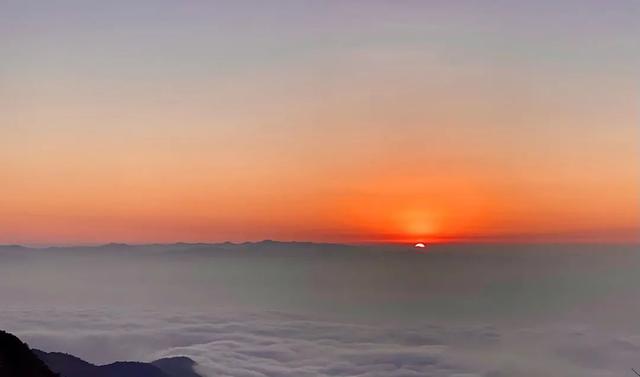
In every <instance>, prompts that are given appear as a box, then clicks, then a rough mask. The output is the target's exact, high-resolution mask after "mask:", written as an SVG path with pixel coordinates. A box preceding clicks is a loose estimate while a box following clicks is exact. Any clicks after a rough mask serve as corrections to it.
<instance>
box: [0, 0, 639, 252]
mask: <svg viewBox="0 0 640 377" xmlns="http://www.w3.org/2000/svg"><path fill="white" fill-rule="evenodd" d="M163 6H164V7H170V6H169V5H166V4H165V5H163ZM172 6H175V5H172ZM202 6H205V5H202ZM415 6H416V7H418V8H420V9H411V7H402V6H397V7H394V6H391V5H389V9H386V8H385V9H384V10H382V9H379V7H378V8H376V7H374V8H373V10H371V11H370V12H373V14H368V13H367V11H368V10H366V9H359V11H362V12H364V13H358V14H359V16H358V17H356V16H355V14H354V15H353V18H351V17H350V16H349V14H350V13H347V15H344V14H342V16H341V17H337V16H335V15H333V13H331V12H329V13H328V14H327V15H325V16H324V17H321V16H317V17H318V18H317V19H316V18H312V19H309V20H307V21H308V23H305V24H304V25H300V24H293V25H289V24H286V23H283V24H282V25H281V24H280V22H279V21H282V20H279V19H277V17H284V18H287V17H293V18H295V17H298V16H299V14H293V15H288V14H284V15H281V16H274V15H271V14H260V13H256V14H253V15H252V16H253V17H254V18H252V20H253V22H255V24H254V26H253V27H250V28H245V29H240V28H239V27H238V26H237V25H236V23H234V22H228V24H224V25H222V26H219V27H220V28H222V29H223V30H216V32H218V33H220V32H221V33H222V35H229V36H230V37H229V39H224V38H223V39H218V38H217V37H216V35H219V34H216V33H214V30H207V28H209V27H212V26H211V25H213V24H215V23H213V24H212V22H213V21H215V20H214V19H215V18H216V17H219V15H217V16H216V15H214V14H213V13H211V14H208V13H204V14H205V15H204V16H199V17H200V18H198V19H194V20H191V19H188V20H189V22H186V21H185V19H180V17H181V16H180V14H181V13H180V14H178V15H174V13H172V12H171V11H172V10H171V9H165V10H164V11H166V12H167V14H166V15H165V16H166V17H167V19H165V22H164V23H162V24H156V23H155V21H153V20H138V19H135V17H134V18H133V19H130V18H126V17H123V16H122V14H121V13H120V12H114V13H109V12H107V13H106V14H102V15H95V16H94V17H98V18H99V19H98V21H102V22H107V21H109V22H110V24H113V25H117V26H118V28H117V29H118V30H119V32H117V33H116V32H113V31H112V30H111V29H109V30H111V31H109V30H106V29H101V28H98V27H96V26H94V25H93V23H92V22H84V23H82V22H80V23H65V22H59V21H60V20H59V19H56V20H55V21H56V22H53V21H52V20H51V19H49V18H50V17H53V16H50V15H49V14H47V13H43V14H31V13H30V12H34V11H33V10H27V9H11V10H12V11H14V12H16V13H18V14H20V16H21V17H22V18H20V17H18V18H17V21H16V20H15V19H11V20H9V21H11V22H9V24H8V26H7V25H5V26H4V27H5V28H7V30H5V31H7V32H6V33H2V34H3V36H2V39H0V42H2V43H3V45H5V46H7V48H8V49H9V51H11V52H12V54H10V55H11V59H8V61H5V62H3V63H0V64H2V66H0V67H1V68H2V69H3V70H2V76H1V77H0V80H2V82H1V84H2V85H1V87H2V89H1V90H0V124H1V126H0V162H1V165H0V176H1V177H2V184H1V185H0V243H26V244H58V243H102V242H110V241H118V242H174V241H193V242H195V241H226V240H232V241H244V240H259V239H265V238H271V239H283V240H292V239H295V240H314V241H340V242H414V241H418V240H427V241H462V242H476V241H500V242H516V241H517V242H592V241H595V242H628V241H633V242H637V241H638V240H639V236H638V235H639V234H640V195H639V194H640V169H639V167H640V166H639V165H640V164H639V162H640V156H639V151H640V148H639V147H640V132H639V129H638V101H637V100H638V96H637V93H638V92H637V85H636V82H637V80H636V79H635V78H636V77H637V73H638V72H637V68H633V67H635V66H636V65H634V64H633V62H634V61H637V59H636V56H635V55H633V56H632V55H629V53H628V49H627V48H626V47H628V45H626V44H625V43H626V41H630V40H632V39H631V37H630V35H631V34H633V33H630V32H631V31H634V29H635V28H636V26H633V25H634V24H633V23H628V25H627V24H625V22H627V21H628V20H626V19H622V20H617V19H615V18H614V19H609V18H611V17H613V16H610V15H609V16H607V15H601V14H598V13H597V12H596V11H594V12H593V14H591V15H589V17H586V16H584V17H586V18H585V19H582V18H579V17H578V16H575V17H578V18H576V19H569V20H566V19H554V18H553V17H552V18H549V19H545V20H546V21H545V22H549V23H551V27H549V28H548V29H540V28H538V27H537V26H539V25H537V24H535V23H534V24H531V25H519V24H518V23H517V20H518V19H519V18H518V17H520V16H521V14H519V13H518V12H519V11H518V10H516V9H513V10H510V12H511V13H508V14H507V16H509V17H511V18H507V20H510V21H513V24H509V22H505V24H504V25H502V24H501V25H498V26H495V24H494V23H492V21H494V18H493V17H495V16H496V15H494V14H492V13H491V12H490V11H487V13H486V14H484V13H480V14H478V16H477V17H475V18H472V19H469V18H466V16H464V15H466V14H467V13H465V12H462V11H460V13H456V12H458V11H459V10H455V9H454V10H449V11H450V12H449V11H447V17H448V18H447V17H444V18H442V17H439V15H440V13H439V12H443V10H442V9H440V8H438V9H433V10H431V9H423V8H422V7H421V6H418V5H415ZM18 7H19V6H18ZM160 11H163V10H160ZM236 11H237V10H236ZM230 12H231V11H230ZM243 12H245V10H243ZM246 12H250V11H248V10H246ZM246 12H245V13H246ZM292 12H293V11H292ZM303 12H304V11H303ZM378 12H379V13H380V14H378ZM541 12H542V11H541ZM0 13H2V12H0ZM245 13H243V14H242V15H240V16H239V15H238V14H236V13H233V12H232V13H231V15H230V16H229V17H231V18H234V17H236V18H240V19H241V18H242V17H247V16H246V14H245ZM294 13H295V12H294ZM554 14H555V13H554ZM55 16H56V17H59V18H60V19H61V20H64V19H65V17H72V15H71V14H66V13H65V12H64V11H61V13H56V14H55ZM182 16H184V15H182ZM539 16H540V17H543V16H549V15H546V14H540V15H539ZM173 17H175V19H174V18H173ZM274 17H275V18H276V19H273V18H274ZM309 17H311V16H309ZM381 17H382V18H381ZM557 17H560V16H557ZM563 17H570V16H567V15H565V16H563ZM604 17H609V18H604ZM616 17H618V16H616ZM620 17H622V16H620ZM103 18H104V19H103ZM501 19H502V18H501ZM541 19H542V18H541ZM426 20H432V21H433V22H434V23H435V24H434V23H429V22H424V21H426ZM191 21H192V22H191ZM374 21H375V22H374ZM43 22H44V23H45V25H48V26H47V27H44V26H42V23H43ZM96 22H97V21H96ZM354 22H355V23H356V25H357V26H358V27H356V28H352V26H350V25H353V23H354ZM554 22H555V23H557V24H558V25H570V26H573V27H574V28H576V30H575V35H574V34H573V31H569V32H567V31H565V30H564V29H562V28H560V27H554V25H555V24H554ZM612 22H618V23H617V25H618V29H616V30H613V31H611V32H610V33H609V32H608V33H605V34H604V35H603V34H602V32H601V30H598V29H597V26H598V25H599V23H602V25H600V26H604V25H609V23H612ZM48 23H50V24H48ZM583 24H584V25H583ZM38 25H40V26H38ZM558 25H555V26H558ZM585 25H590V26H589V27H594V29H593V30H590V29H589V30H583V29H581V27H583V26H584V27H587V26H585ZM593 25H595V26H593ZM36 26H38V27H36ZM216 27H218V26H216ZM578 31H580V32H578ZM481 32H482V33H481ZM596 32H597V33H596ZM483 33H484V34H483ZM585 33H586V34H585ZM589 33H593V35H594V36H595V35H596V34H597V36H598V38H600V42H601V43H600V44H598V45H597V46H594V45H593V44H591V43H590V42H588V40H589V35H590V34H589ZM164 34H166V35H164ZM194 41H199V43H195V42H194ZM442 41H446V43H444V42H442ZM96 45H99V46H100V48H96ZM51 46H56V48H52V47H51ZM523 46H524V47H523Z"/></svg>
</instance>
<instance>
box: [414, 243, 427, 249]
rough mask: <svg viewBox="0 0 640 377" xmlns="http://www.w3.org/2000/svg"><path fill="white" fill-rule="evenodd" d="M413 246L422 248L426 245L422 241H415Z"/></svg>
mask: <svg viewBox="0 0 640 377" xmlns="http://www.w3.org/2000/svg"><path fill="white" fill-rule="evenodd" d="M413 247H417V248H420V249H422V248H425V247H426V245H425V244H424V243H422V242H418V243H417V244H415V245H414V246H413Z"/></svg>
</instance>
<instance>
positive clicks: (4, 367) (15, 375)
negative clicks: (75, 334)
mask: <svg viewBox="0 0 640 377" xmlns="http://www.w3.org/2000/svg"><path fill="white" fill-rule="evenodd" d="M195 365H196V363H195V362H194V361H193V360H191V359H190V358H188V357H182V356H181V357H169V358H164V359H159V360H156V361H153V362H151V363H143V362H135V361H118V362H115V363H111V364H106V365H95V364H91V363H89V362H86V361H84V360H82V359H80V358H78V357H76V356H73V355H69V354H66V353H61V352H45V351H41V350H37V349H29V346H27V344H26V343H23V342H22V341H21V340H20V339H18V338H17V337H16V336H14V335H12V334H9V333H7V332H4V331H1V330H0V377H202V376H200V375H199V374H198V373H196V372H195V370H194V366H195Z"/></svg>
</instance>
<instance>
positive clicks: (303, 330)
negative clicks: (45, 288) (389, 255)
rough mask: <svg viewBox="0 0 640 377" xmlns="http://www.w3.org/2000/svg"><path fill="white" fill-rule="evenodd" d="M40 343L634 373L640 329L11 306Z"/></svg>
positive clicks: (222, 363) (372, 367)
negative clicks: (413, 323) (376, 321)
mask: <svg viewBox="0 0 640 377" xmlns="http://www.w3.org/2000/svg"><path fill="white" fill-rule="evenodd" d="M0 326H2V327H4V328H6V329H8V330H10V331H15V332H16V333H17V334H18V335H19V336H21V337H23V339H25V340H26V341H27V342H28V343H29V344H30V345H31V346H32V347H37V348H42V349H44V350H48V351H54V350H55V351H64V352H69V353H73V354H76V355H78V356H81V357H83V358H86V359H87V360H89V361H92V362H98V363H100V362H103V363H106V362H110V361H113V360H123V359H129V360H136V359H137V360H146V361H150V360H153V359H156V358H160V357H166V356H177V355H185V356H189V357H191V358H192V359H194V360H196V361H197V362H198V364H199V367H198V368H199V371H200V372H201V373H202V374H203V375H206V376H208V377H213V376H216V377H312V376H313V377H316V376H317V377H346V376H360V377H419V376H420V377H424V376H433V377H440V376H443V377H444V376H455V377H507V376H517V377H534V376H553V375H562V376H569V377H570V376H581V377H582V376H587V377H608V376H624V375H627V374H628V371H629V368H630V367H633V366H636V365H638V364H640V335H632V334H612V333H610V332H606V333H605V332H599V331H597V330H596V329H593V328H589V327H580V326H573V327H567V326H556V327H551V326H549V327H545V328H497V327H495V326H492V325H488V324H487V325H482V324H478V325H473V326H471V325H446V326H443V325H436V324H424V325H421V326H411V327H409V326H403V325H402V324H396V325H393V326H380V325H376V324H353V323H346V322H337V321H324V320H312V319H308V318H303V317H299V316H289V315H284V314H279V313H267V314H265V313H263V314H261V315H250V314H242V315H240V314H237V313H235V314H233V315H210V314H197V313H189V314H176V315H167V314H166V313H165V314H160V313H156V312H151V311H148V312H136V313H123V312H115V311H111V310H90V311H89V310H88V311H75V312H65V311H53V310H51V311H45V312H43V311H29V310H9V311H4V312H2V314H1V315H0Z"/></svg>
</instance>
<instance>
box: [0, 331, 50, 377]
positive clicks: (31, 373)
mask: <svg viewBox="0 0 640 377" xmlns="http://www.w3.org/2000/svg"><path fill="white" fill-rule="evenodd" d="M0 376H2V377H57V376H58V375H57V374H55V373H53V372H52V371H51V370H50V369H49V368H48V367H47V366H46V365H45V363H43V362H42V361H41V360H40V359H39V358H38V357H37V356H36V355H35V354H34V353H33V352H31V350H30V349H29V346H27V345H26V344H25V343H23V342H22V341H21V340H20V339H18V338H17V337H16V336H14V335H12V334H9V333H7V332H4V331H2V330H0Z"/></svg>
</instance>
